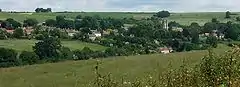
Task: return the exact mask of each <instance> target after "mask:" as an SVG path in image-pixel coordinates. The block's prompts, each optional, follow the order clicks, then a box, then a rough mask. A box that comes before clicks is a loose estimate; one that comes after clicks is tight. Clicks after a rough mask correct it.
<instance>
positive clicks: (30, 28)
mask: <svg viewBox="0 0 240 87" xmlns="http://www.w3.org/2000/svg"><path fill="white" fill-rule="evenodd" d="M33 31H34V29H33V27H24V28H23V32H24V33H25V35H31V34H32V32H33Z"/></svg>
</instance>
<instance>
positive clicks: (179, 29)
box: [172, 27, 183, 32]
mask: <svg viewBox="0 0 240 87" xmlns="http://www.w3.org/2000/svg"><path fill="white" fill-rule="evenodd" d="M172 31H178V32H183V28H181V27H173V28H172Z"/></svg>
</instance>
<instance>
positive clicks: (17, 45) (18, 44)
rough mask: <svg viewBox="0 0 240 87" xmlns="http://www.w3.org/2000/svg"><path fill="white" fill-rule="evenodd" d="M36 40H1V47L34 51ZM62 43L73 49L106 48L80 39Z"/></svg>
mask: <svg viewBox="0 0 240 87" xmlns="http://www.w3.org/2000/svg"><path fill="white" fill-rule="evenodd" d="M36 42H37V41H36V40H0V47H5V48H11V49H14V50H17V51H19V52H20V51H23V50H24V51H32V47H33V46H34V45H35V43H36ZM62 45H63V46H66V47H69V48H70V49H71V50H76V49H82V48H84V47H89V48H91V49H92V50H104V49H105V48H106V47H104V46H101V45H97V44H91V43H86V42H80V41H62Z"/></svg>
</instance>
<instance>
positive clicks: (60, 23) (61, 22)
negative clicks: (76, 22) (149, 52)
mask: <svg viewBox="0 0 240 87" xmlns="http://www.w3.org/2000/svg"><path fill="white" fill-rule="evenodd" d="M56 25H57V27H58V28H65V16H63V15H58V16H56Z"/></svg>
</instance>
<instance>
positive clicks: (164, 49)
mask: <svg viewBox="0 0 240 87" xmlns="http://www.w3.org/2000/svg"><path fill="white" fill-rule="evenodd" d="M159 52H160V53H163V54H168V53H172V52H173V49H172V48H171V47H161V48H159Z"/></svg>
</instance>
